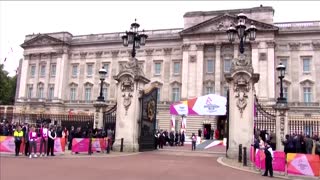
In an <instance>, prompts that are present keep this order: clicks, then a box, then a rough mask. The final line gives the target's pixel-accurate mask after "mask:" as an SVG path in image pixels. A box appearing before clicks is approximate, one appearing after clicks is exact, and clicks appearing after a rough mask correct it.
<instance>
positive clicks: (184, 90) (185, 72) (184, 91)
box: [181, 44, 190, 99]
mask: <svg viewBox="0 0 320 180" xmlns="http://www.w3.org/2000/svg"><path fill="white" fill-rule="evenodd" d="M189 47H190V44H184V45H182V51H183V53H182V56H183V57H182V67H181V69H182V74H181V75H182V87H181V99H188V83H189V82H188V79H189V78H188V77H189Z"/></svg>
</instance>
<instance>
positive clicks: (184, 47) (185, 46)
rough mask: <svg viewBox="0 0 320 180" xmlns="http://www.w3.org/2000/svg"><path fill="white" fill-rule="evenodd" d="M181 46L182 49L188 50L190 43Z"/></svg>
mask: <svg viewBox="0 0 320 180" xmlns="http://www.w3.org/2000/svg"><path fill="white" fill-rule="evenodd" d="M181 48H182V51H188V50H189V48H190V44H183V45H182V46H181Z"/></svg>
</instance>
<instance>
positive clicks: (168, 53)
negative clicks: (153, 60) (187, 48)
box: [163, 48, 172, 55]
mask: <svg viewBox="0 0 320 180" xmlns="http://www.w3.org/2000/svg"><path fill="white" fill-rule="evenodd" d="M163 51H164V54H165V55H170V54H171V52H172V48H163Z"/></svg>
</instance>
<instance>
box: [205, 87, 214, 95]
mask: <svg viewBox="0 0 320 180" xmlns="http://www.w3.org/2000/svg"><path fill="white" fill-rule="evenodd" d="M213 93H214V89H213V87H212V86H207V87H206V95H208V94H213Z"/></svg>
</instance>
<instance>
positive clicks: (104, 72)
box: [97, 67, 107, 102]
mask: <svg viewBox="0 0 320 180" xmlns="http://www.w3.org/2000/svg"><path fill="white" fill-rule="evenodd" d="M106 75H107V70H106V69H104V67H102V68H101V69H100V70H99V76H100V81H101V84H100V96H99V97H98V99H97V101H99V102H105V99H104V97H103V93H102V89H103V81H104V80H105V79H106Z"/></svg>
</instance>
